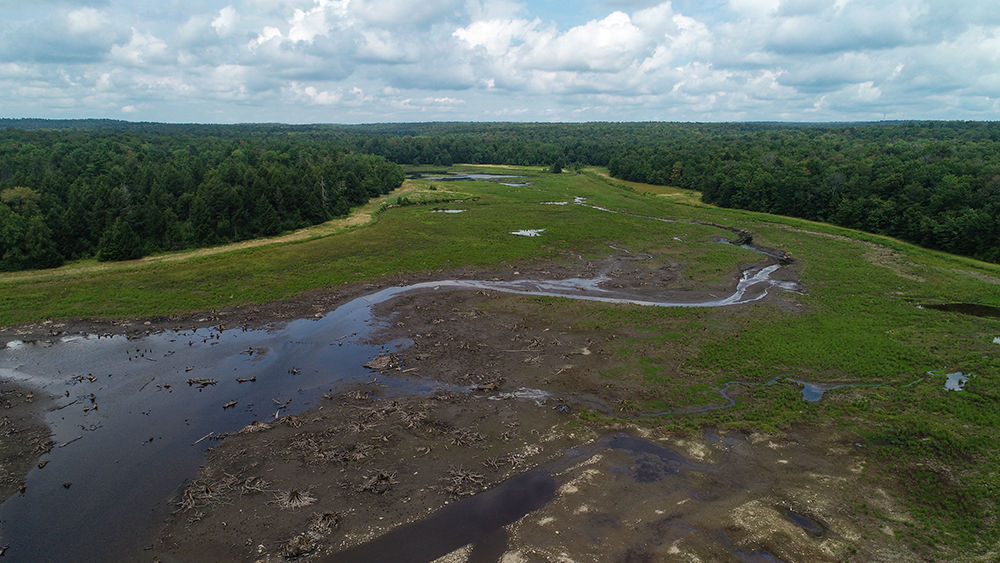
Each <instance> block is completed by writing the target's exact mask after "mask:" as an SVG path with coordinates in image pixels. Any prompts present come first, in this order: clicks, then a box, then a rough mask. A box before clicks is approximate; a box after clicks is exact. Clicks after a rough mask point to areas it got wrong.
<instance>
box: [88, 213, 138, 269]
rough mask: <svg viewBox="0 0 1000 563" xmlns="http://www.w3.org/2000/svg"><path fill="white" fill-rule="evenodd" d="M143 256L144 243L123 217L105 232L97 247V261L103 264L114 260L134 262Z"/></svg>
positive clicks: (116, 220)
mask: <svg viewBox="0 0 1000 563" xmlns="http://www.w3.org/2000/svg"><path fill="white" fill-rule="evenodd" d="M141 256H142V241H141V240H140V239H139V235H138V234H136V232H135V229H133V228H132V225H130V224H129V222H128V221H125V220H123V219H122V218H121V217H118V218H117V219H115V222H114V223H113V224H112V225H111V227H110V228H108V230H107V231H105V232H104V236H102V237H101V242H100V243H99V244H98V245H97V259H98V260H100V261H101V262H108V261H112V260H134V259H136V258H139V257H141Z"/></svg>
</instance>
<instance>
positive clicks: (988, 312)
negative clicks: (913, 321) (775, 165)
mask: <svg viewBox="0 0 1000 563" xmlns="http://www.w3.org/2000/svg"><path fill="white" fill-rule="evenodd" d="M921 307H923V308H925V309H934V310H937V311H948V312H950V313H962V314H963V315H973V316H975V317H992V318H994V319H1000V307H992V306H990V305H977V304H975V303H931V304H924V305H921Z"/></svg>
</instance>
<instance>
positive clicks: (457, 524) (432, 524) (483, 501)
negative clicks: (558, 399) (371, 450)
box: [332, 435, 719, 563]
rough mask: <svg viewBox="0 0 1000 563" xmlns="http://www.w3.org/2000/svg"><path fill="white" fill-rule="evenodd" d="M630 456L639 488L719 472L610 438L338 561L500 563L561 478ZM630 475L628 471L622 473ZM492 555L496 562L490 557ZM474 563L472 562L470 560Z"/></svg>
mask: <svg viewBox="0 0 1000 563" xmlns="http://www.w3.org/2000/svg"><path fill="white" fill-rule="evenodd" d="M613 450H616V451H620V452H624V453H626V454H627V455H628V456H629V457H630V458H631V459H632V461H633V464H632V465H631V466H630V467H628V468H627V469H626V471H627V473H628V474H629V475H630V476H631V478H632V479H633V480H634V481H635V482H636V483H655V482H658V481H661V480H663V479H665V478H669V477H675V476H677V475H678V474H679V473H680V472H681V471H682V470H686V471H692V470H693V471H700V472H715V471H718V469H719V468H718V467H716V466H712V465H706V464H699V463H694V462H692V461H690V460H688V459H687V458H685V457H684V456H683V455H681V454H679V453H677V452H676V451H674V450H671V449H669V448H665V447H662V446H660V445H658V444H655V443H653V442H649V441H647V440H643V439H640V438H635V437H632V436H628V435H617V436H613V437H609V438H604V439H602V440H600V441H598V442H597V443H595V444H591V445H590V446H587V447H584V448H576V449H573V450H570V451H568V452H566V453H565V454H564V455H563V456H562V457H561V458H559V459H557V460H555V461H553V462H551V463H549V464H547V465H545V466H543V467H541V468H539V469H535V470H533V471H529V472H527V473H523V474H520V475H517V476H515V477H511V478H510V479H508V480H506V481H504V482H503V483H500V484H499V485H497V486H496V487H494V488H492V489H490V490H487V491H484V492H482V493H479V494H477V495H474V496H471V497H468V498H465V499H462V500H460V501H458V502H455V503H453V504H450V505H448V506H445V507H444V508H442V509H440V510H438V511H437V512H435V513H433V514H431V515H430V516H429V517H427V518H425V519H423V520H420V521H417V522H413V523H411V524H407V525H405V526H401V527H399V528H395V529H393V530H391V531H390V532H388V533H387V534H385V535H383V536H380V537H378V538H376V539H374V540H372V541H370V542H368V543H366V544H363V545H360V546H357V547H354V548H351V549H348V550H345V551H343V552H340V553H338V554H336V555H335V556H333V558H332V560H333V561H337V562H338V563H341V562H344V563H352V562H359V563H360V562H367V561H398V562H425V561H433V560H435V559H437V558H440V557H443V556H445V555H447V554H449V553H451V552H453V551H456V550H458V549H460V548H462V547H463V546H467V545H472V546H473V547H472V554H476V553H477V552H478V553H479V554H480V555H481V556H482V557H481V558H480V559H478V560H481V561H491V562H493V561H498V560H499V559H500V556H502V555H503V553H505V552H506V550H507V547H508V543H507V542H508V539H509V537H508V535H507V532H506V531H505V530H504V529H503V528H504V527H505V526H509V525H511V524H513V523H515V522H517V521H518V520H520V519H522V518H523V517H525V516H526V515H528V514H531V513H532V512H534V511H536V510H538V509H540V508H542V507H544V506H546V505H547V504H549V503H550V502H551V501H552V500H553V499H554V498H555V497H556V492H557V490H558V489H559V486H560V485H561V484H562V483H561V481H564V480H565V476H562V475H561V474H562V473H563V472H564V471H565V470H567V469H568V468H570V467H572V466H574V465H576V464H579V463H580V462H582V461H585V460H587V459H590V458H593V457H594V456H595V455H596V454H600V453H602V452H607V451H613ZM622 469H625V468H622ZM487 553H489V554H491V556H490V557H486V556H485V555H486V554H487ZM470 560H472V557H471V555H470Z"/></svg>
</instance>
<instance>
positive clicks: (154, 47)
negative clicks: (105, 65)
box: [111, 28, 167, 66]
mask: <svg viewBox="0 0 1000 563" xmlns="http://www.w3.org/2000/svg"><path fill="white" fill-rule="evenodd" d="M166 54H167V44H166V43H164V42H163V41H162V40H160V39H159V38H157V37H155V36H153V35H148V34H144V33H141V32H139V31H138V30H136V29H135V28H132V37H131V38H130V39H129V41H128V43H125V44H122V45H115V46H113V47H111V58H112V59H113V60H114V61H116V62H118V63H121V64H125V65H132V66H143V65H147V64H157V63H162V62H165V57H166Z"/></svg>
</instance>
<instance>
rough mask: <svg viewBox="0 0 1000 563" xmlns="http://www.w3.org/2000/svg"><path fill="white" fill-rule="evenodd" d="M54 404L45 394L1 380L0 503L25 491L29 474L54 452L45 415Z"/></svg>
mask: <svg viewBox="0 0 1000 563" xmlns="http://www.w3.org/2000/svg"><path fill="white" fill-rule="evenodd" d="M50 403H51V400H50V398H49V397H48V396H47V395H45V394H42V393H39V392H38V391H33V390H30V389H28V388H25V387H21V386H19V385H16V384H14V383H11V382H8V381H0V502H2V499H6V498H7V497H9V496H11V495H13V494H15V493H16V492H18V491H19V490H21V488H22V487H23V486H24V477H25V475H27V474H28V471H30V470H31V468H32V467H33V466H34V465H35V463H41V462H38V461H37V460H38V458H39V457H40V456H42V455H44V454H45V453H47V452H48V451H49V450H51V449H52V441H51V440H50V439H49V429H48V427H47V426H46V425H45V423H44V422H43V421H42V416H41V415H42V413H44V411H45V409H46V408H48V406H49V405H50Z"/></svg>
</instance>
